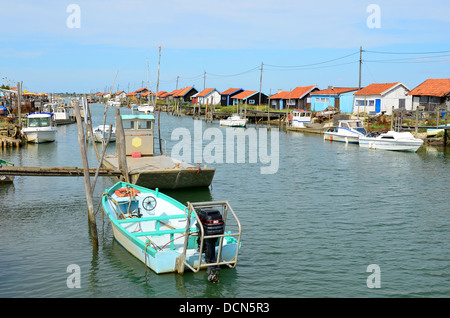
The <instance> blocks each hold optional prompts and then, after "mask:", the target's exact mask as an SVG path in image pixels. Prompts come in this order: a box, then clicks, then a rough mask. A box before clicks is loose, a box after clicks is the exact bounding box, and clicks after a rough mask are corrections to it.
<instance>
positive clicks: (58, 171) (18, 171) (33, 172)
mask: <svg viewBox="0 0 450 318" xmlns="http://www.w3.org/2000/svg"><path fill="white" fill-rule="evenodd" d="M96 171H97V168H89V175H91V176H95V173H96ZM0 174H1V175H7V176H41V177H78V176H84V171H83V168H78V167H18V166H14V167H9V166H3V167H1V168H0ZM98 175H99V176H120V175H122V173H121V172H120V171H118V170H113V169H107V168H100V170H99V174H98Z"/></svg>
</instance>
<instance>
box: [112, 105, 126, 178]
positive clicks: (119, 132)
mask: <svg viewBox="0 0 450 318" xmlns="http://www.w3.org/2000/svg"><path fill="white" fill-rule="evenodd" d="M115 111H116V149H117V160H118V162H119V170H120V171H121V172H122V175H123V177H124V180H125V182H128V183H130V177H129V175H128V167H127V151H126V148H125V132H124V131H123V125H122V117H120V109H118V108H116V109H115Z"/></svg>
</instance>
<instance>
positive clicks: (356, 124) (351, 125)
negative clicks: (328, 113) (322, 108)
mask: <svg viewBox="0 0 450 318" xmlns="http://www.w3.org/2000/svg"><path fill="white" fill-rule="evenodd" d="M338 127H339V128H344V129H347V130H350V131H351V130H356V131H357V132H360V133H361V134H363V135H366V134H367V131H366V129H365V128H364V125H363V123H362V121H361V120H359V119H354V120H353V119H350V120H340V121H339V126H338Z"/></svg>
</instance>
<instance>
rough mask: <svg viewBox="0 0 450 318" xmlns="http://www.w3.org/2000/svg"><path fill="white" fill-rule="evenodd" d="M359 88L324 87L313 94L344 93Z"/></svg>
mask: <svg viewBox="0 0 450 318" xmlns="http://www.w3.org/2000/svg"><path fill="white" fill-rule="evenodd" d="M357 90H358V87H334V88H330V89H322V90H320V91H315V92H312V93H311V95H339V94H342V93H348V92H352V91H357Z"/></svg>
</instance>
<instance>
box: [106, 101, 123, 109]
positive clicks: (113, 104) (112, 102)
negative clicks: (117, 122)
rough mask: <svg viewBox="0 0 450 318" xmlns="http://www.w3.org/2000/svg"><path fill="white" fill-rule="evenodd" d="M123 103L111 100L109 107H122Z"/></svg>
mask: <svg viewBox="0 0 450 318" xmlns="http://www.w3.org/2000/svg"><path fill="white" fill-rule="evenodd" d="M120 105H121V103H120V102H119V101H116V100H109V101H108V106H115V107H120Z"/></svg>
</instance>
